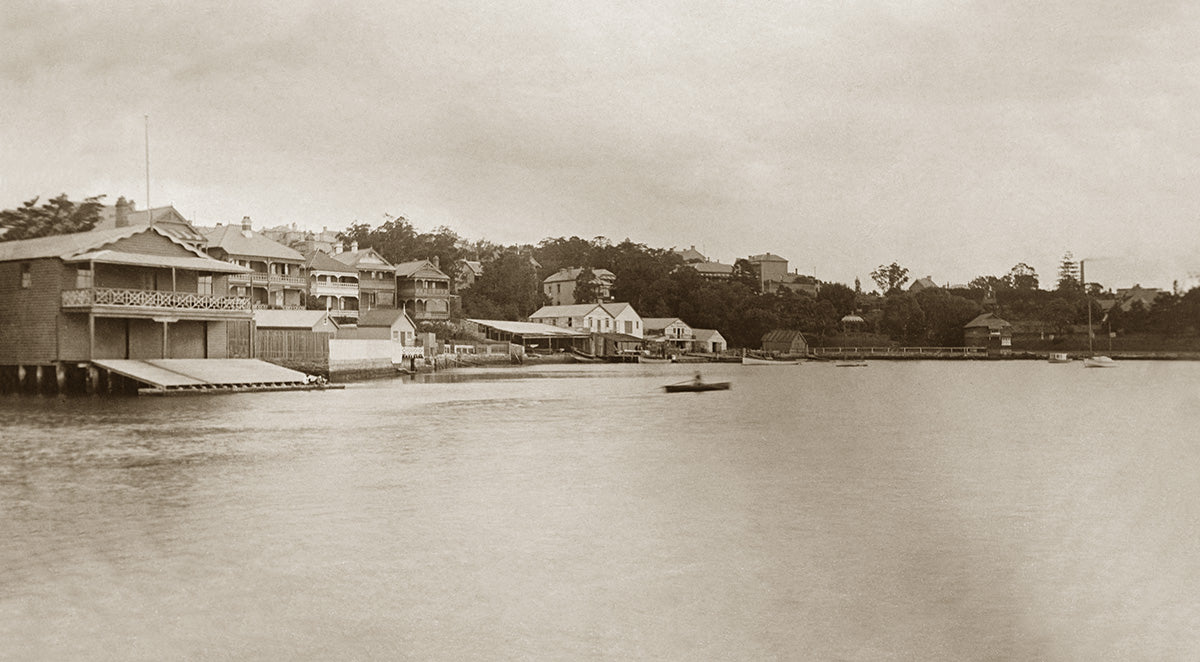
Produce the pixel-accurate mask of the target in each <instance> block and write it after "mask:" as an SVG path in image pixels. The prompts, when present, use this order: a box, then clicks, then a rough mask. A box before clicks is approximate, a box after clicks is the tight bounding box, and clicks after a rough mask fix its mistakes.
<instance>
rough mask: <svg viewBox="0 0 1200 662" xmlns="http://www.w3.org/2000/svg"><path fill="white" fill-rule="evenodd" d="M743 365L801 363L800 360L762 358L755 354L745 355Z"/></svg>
mask: <svg viewBox="0 0 1200 662" xmlns="http://www.w3.org/2000/svg"><path fill="white" fill-rule="evenodd" d="M742 365H800V362H799V361H779V360H775V359H760V358H756V357H753V356H743V357H742Z"/></svg>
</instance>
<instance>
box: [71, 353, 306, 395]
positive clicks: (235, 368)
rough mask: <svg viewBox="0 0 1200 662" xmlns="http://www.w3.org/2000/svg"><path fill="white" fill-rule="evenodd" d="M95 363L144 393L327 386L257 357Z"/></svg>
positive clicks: (294, 388)
mask: <svg viewBox="0 0 1200 662" xmlns="http://www.w3.org/2000/svg"><path fill="white" fill-rule="evenodd" d="M92 364H93V365H94V366H95V367H97V368H100V369H103V370H107V371H109V372H110V373H113V374H116V375H120V376H121V377H124V378H126V379H131V380H133V381H135V382H137V383H138V385H139V388H138V393H139V394H142V395H173V394H177V393H179V394H182V393H205V392H208V393H245V392H248V391H295V390H306V389H315V388H328V387H329V386H328V385H327V384H315V383H310V381H309V376H308V375H306V374H304V373H303V372H300V371H298V370H291V369H290V368H284V367H282V366H277V365H275V364H273V363H267V362H266V361H260V360H258V359H149V360H133V359H106V360H100V361H92Z"/></svg>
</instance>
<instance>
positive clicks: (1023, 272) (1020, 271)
mask: <svg viewBox="0 0 1200 662" xmlns="http://www.w3.org/2000/svg"><path fill="white" fill-rule="evenodd" d="M1008 282H1009V283H1011V284H1012V287H1013V289H1017V290H1036V289H1037V288H1038V275H1037V271H1035V270H1034V268H1033V267H1031V266H1029V265H1028V264H1025V263H1024V262H1018V263H1017V264H1016V265H1015V266H1013V268H1012V269H1011V270H1010V271H1009V272H1008Z"/></svg>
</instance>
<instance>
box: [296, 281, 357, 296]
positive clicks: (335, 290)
mask: <svg viewBox="0 0 1200 662" xmlns="http://www.w3.org/2000/svg"><path fill="white" fill-rule="evenodd" d="M308 289H309V291H310V293H311V294H312V295H313V296H320V295H322V294H338V295H342V296H346V295H350V296H356V295H357V294H358V283H322V282H321V281H316V282H314V283H312V284H311V285H309V288H308Z"/></svg>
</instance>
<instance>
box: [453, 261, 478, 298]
mask: <svg viewBox="0 0 1200 662" xmlns="http://www.w3.org/2000/svg"><path fill="white" fill-rule="evenodd" d="M454 266H455V273H454V291H455V292H461V291H462V290H467V289H470V288H471V286H472V285H474V284H475V281H477V280H479V279H480V278H482V277H483V263H482V262H480V261H478V260H459V261H458V262H457V263H456V264H455V265H454Z"/></svg>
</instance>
